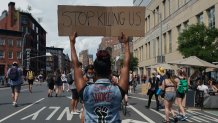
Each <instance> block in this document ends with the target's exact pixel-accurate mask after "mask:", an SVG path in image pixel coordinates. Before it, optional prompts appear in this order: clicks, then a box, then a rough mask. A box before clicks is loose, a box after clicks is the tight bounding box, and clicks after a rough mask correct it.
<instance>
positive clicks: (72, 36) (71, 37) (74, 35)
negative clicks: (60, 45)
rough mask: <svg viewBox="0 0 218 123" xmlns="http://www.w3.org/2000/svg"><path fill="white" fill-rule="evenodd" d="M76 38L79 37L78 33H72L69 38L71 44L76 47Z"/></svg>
mask: <svg viewBox="0 0 218 123" xmlns="http://www.w3.org/2000/svg"><path fill="white" fill-rule="evenodd" d="M76 37H77V32H74V33H71V34H70V36H69V38H70V44H71V45H75V43H76Z"/></svg>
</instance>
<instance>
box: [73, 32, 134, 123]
mask: <svg viewBox="0 0 218 123" xmlns="http://www.w3.org/2000/svg"><path fill="white" fill-rule="evenodd" d="M76 37H77V33H76V32H75V33H73V34H71V35H70V36H69V38H70V46H71V58H72V62H73V67H74V77H75V85H76V88H77V91H78V92H79V95H80V97H81V99H82V101H83V102H84V110H85V112H84V113H85V123H101V122H104V123H121V119H120V115H119V110H120V104H121V101H122V98H123V96H124V94H125V93H126V92H127V91H128V73H129V61H130V49H129V42H128V38H127V37H126V36H125V35H124V34H123V33H122V34H121V36H120V37H119V40H120V42H122V43H124V47H125V57H124V63H123V67H122V68H121V74H120V80H119V83H118V84H117V85H114V84H113V83H112V82H111V80H110V77H111V61H110V59H111V56H110V54H109V53H108V52H107V51H106V50H99V51H98V52H97V53H96V59H95V61H94V69H95V72H96V81H95V83H94V84H90V85H87V84H86V81H85V80H84V78H83V73H82V69H81V68H80V67H79V65H78V62H79V61H78V57H77V54H76V49H75V43H76Z"/></svg>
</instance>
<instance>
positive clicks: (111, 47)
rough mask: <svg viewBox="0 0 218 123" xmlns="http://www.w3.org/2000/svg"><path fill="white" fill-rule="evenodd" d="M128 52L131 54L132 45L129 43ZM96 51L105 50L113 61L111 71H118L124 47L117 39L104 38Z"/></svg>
mask: <svg viewBox="0 0 218 123" xmlns="http://www.w3.org/2000/svg"><path fill="white" fill-rule="evenodd" d="M129 47H130V52H131V53H132V49H133V43H132V41H130V42H129ZM98 50H107V51H109V53H110V54H111V58H112V60H113V65H112V67H113V68H112V69H113V70H115V71H119V69H120V64H121V59H122V58H123V53H124V47H123V45H122V43H120V42H119V40H118V37H104V38H102V41H101V43H100V45H99V48H98Z"/></svg>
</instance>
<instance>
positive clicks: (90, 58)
mask: <svg viewBox="0 0 218 123" xmlns="http://www.w3.org/2000/svg"><path fill="white" fill-rule="evenodd" d="M93 61H94V60H93V55H91V54H89V64H93Z"/></svg>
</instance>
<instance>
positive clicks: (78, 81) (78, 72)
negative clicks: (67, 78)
mask: <svg viewBox="0 0 218 123" xmlns="http://www.w3.org/2000/svg"><path fill="white" fill-rule="evenodd" d="M76 37H77V33H76V32H74V33H73V34H71V35H70V36H69V38H70V48H71V59H72V63H73V68H74V82H75V85H76V89H77V91H78V92H80V91H81V89H83V87H84V86H85V85H86V82H85V80H84V79H83V72H82V69H81V68H80V65H79V61H78V57H77V54H76V49H75V43H76Z"/></svg>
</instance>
